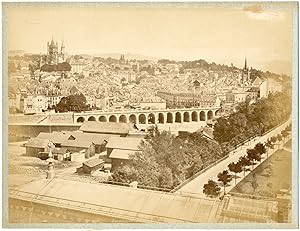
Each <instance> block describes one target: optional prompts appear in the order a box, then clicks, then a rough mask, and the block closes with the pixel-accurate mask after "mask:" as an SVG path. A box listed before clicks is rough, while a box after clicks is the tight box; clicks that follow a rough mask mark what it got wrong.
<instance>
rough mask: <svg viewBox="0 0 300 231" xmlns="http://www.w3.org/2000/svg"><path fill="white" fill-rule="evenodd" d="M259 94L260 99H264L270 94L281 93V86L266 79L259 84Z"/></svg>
mask: <svg viewBox="0 0 300 231" xmlns="http://www.w3.org/2000/svg"><path fill="white" fill-rule="evenodd" d="M259 92H260V96H259V97H260V98H266V97H268V95H269V94H270V93H274V92H282V85H281V83H279V82H277V81H275V80H273V79H267V80H265V81H263V82H262V83H261V84H260V86H259Z"/></svg>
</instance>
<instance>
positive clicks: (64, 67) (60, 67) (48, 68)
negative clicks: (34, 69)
mask: <svg viewBox="0 0 300 231" xmlns="http://www.w3.org/2000/svg"><path fill="white" fill-rule="evenodd" d="M71 69H72V67H71V65H70V64H69V63H67V62H63V63H58V64H56V65H55V64H53V65H51V64H44V65H43V66H41V71H45V72H53V71H71Z"/></svg>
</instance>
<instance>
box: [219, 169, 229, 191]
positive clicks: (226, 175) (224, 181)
mask: <svg viewBox="0 0 300 231" xmlns="http://www.w3.org/2000/svg"><path fill="white" fill-rule="evenodd" d="M231 180H232V178H231V175H230V174H229V173H228V171H227V170H224V171H223V172H220V173H219V174H218V181H220V182H222V184H223V186H224V194H226V191H225V187H226V186H227V185H228V183H229V182H230V181H231Z"/></svg>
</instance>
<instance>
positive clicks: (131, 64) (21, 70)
mask: <svg viewBox="0 0 300 231" xmlns="http://www.w3.org/2000/svg"><path fill="white" fill-rule="evenodd" d="M66 50H67V47H66V45H65V42H64V41H62V42H61V46H60V47H58V43H57V42H55V41H54V40H53V39H52V40H51V41H50V42H47V53H46V54H40V55H33V54H23V55H14V56H9V67H8V80H9V86H8V98H9V112H10V113H23V114H39V113H43V112H46V111H51V110H52V111H53V110H54V111H55V108H56V106H57V104H58V103H59V102H60V100H61V99H62V98H64V97H67V96H70V95H76V94H82V95H83V96H84V97H85V100H86V102H85V104H86V105H88V107H87V109H88V110H115V109H125V110H126V109H133V108H139V109H147V108H148V109H163V108H180V107H193V106H200V105H205V104H210V103H212V104H213V103H216V101H220V102H221V105H222V112H223V113H225V114H226V113H230V112H232V110H233V109H234V107H235V106H236V105H237V104H238V103H240V102H243V101H245V100H246V99H250V100H253V101H255V100H256V99H257V98H263V97H267V96H268V94H269V93H272V92H277V91H279V92H280V91H282V90H283V87H284V86H283V84H282V83H286V81H285V80H287V79H288V77H287V76H282V75H276V74H271V73H263V72H260V71H257V70H255V69H252V67H249V64H248V63H247V59H245V63H244V67H243V68H242V69H240V68H237V67H235V66H234V65H233V64H232V66H230V67H228V66H224V65H217V64H215V63H211V64H209V63H207V62H206V61H205V60H197V61H193V62H175V61H171V60H163V59H162V60H158V61H157V62H154V61H150V60H131V59H130V60H128V59H126V57H125V56H124V55H121V56H120V59H118V60H117V59H113V58H101V57H93V56H91V55H69V56H68V55H67V53H66ZM56 111H57V110H56Z"/></svg>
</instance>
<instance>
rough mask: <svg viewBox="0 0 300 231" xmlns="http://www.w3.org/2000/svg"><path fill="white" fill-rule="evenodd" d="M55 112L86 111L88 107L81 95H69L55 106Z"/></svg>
mask: <svg viewBox="0 0 300 231" xmlns="http://www.w3.org/2000/svg"><path fill="white" fill-rule="evenodd" d="M55 110H56V111H58V112H68V111H75V112H80V111H86V110H89V107H88V106H87V105H86V99H85V97H84V95H83V94H77V95H69V96H67V97H63V98H62V99H61V100H60V102H59V103H58V104H57V105H56V106H55Z"/></svg>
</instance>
